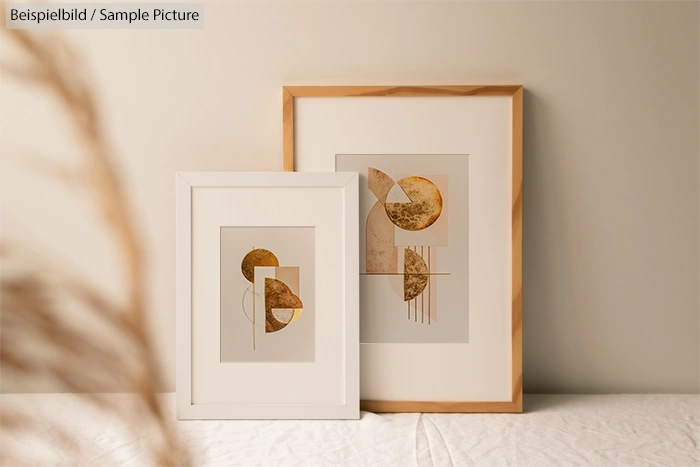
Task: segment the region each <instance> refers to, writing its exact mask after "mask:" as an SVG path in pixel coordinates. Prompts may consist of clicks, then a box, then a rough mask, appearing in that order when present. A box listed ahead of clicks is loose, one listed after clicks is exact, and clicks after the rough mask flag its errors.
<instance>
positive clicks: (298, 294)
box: [176, 172, 360, 420]
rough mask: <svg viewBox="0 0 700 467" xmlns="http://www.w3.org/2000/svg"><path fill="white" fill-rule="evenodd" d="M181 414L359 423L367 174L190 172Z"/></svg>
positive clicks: (183, 212)
mask: <svg viewBox="0 0 700 467" xmlns="http://www.w3.org/2000/svg"><path fill="white" fill-rule="evenodd" d="M176 198H177V216H176V218H177V225H176V233H177V240H176V245H177V412H178V418H179V419H181V420H182V419H321V418H329V419H356V418H359V414H360V410H359V311H358V310H359V308H358V307H359V305H358V300H359V292H358V287H359V285H358V175H357V173H339V172H338V173H283V172H279V173H273V172H264V173H244V172H179V173H178V174H177V175H176Z"/></svg>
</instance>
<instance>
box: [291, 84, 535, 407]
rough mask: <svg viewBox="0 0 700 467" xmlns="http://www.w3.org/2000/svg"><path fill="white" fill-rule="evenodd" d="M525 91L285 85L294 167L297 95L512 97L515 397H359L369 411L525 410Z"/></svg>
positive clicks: (503, 87) (512, 88)
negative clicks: (497, 399)
mask: <svg viewBox="0 0 700 467" xmlns="http://www.w3.org/2000/svg"><path fill="white" fill-rule="evenodd" d="M523 93H524V88H523V86H522V85H457V86H450V85H448V86H442V85H438V86H284V87H283V88H282V94H283V104H282V132H283V167H284V170H285V171H294V99H295V98H296V97H392V96H395V97H439V96H444V97H469V96H510V97H511V98H512V129H511V137H512V170H513V173H512V297H511V301H512V305H511V332H512V339H511V347H512V349H511V350H512V355H511V358H512V361H511V367H512V375H511V378H512V396H511V401H504V402H441V401H436V402H430V401H370V400H360V410H365V411H369V412H435V413H479V412H483V413H486V412H488V413H522V411H523V374H522V325H523V319H522V307H523V297H522V219H523V204H522V194H523V172H522V166H523V160H522V153H523Z"/></svg>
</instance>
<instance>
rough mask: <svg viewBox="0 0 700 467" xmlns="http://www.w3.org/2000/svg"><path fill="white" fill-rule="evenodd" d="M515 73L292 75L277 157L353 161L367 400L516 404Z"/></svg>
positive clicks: (518, 140) (504, 408)
mask: <svg viewBox="0 0 700 467" xmlns="http://www.w3.org/2000/svg"><path fill="white" fill-rule="evenodd" d="M522 97H523V88H522V86H394V87H392V86H288V87H285V88H284V89H283V128H284V130H283V131H284V137H283V141H284V168H285V170H288V171H291V170H296V171H300V172H323V171H343V170H352V171H356V172H358V173H359V174H360V187H359V194H360V206H359V213H360V232H359V238H360V342H361V347H360V355H361V359H360V361H361V378H360V380H361V389H360V394H361V399H362V401H361V404H360V406H361V408H362V409H363V410H369V411H375V412H521V411H522V279H521V264H522V247H521V245H522Z"/></svg>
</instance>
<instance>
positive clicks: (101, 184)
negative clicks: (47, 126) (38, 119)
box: [0, 2, 189, 465]
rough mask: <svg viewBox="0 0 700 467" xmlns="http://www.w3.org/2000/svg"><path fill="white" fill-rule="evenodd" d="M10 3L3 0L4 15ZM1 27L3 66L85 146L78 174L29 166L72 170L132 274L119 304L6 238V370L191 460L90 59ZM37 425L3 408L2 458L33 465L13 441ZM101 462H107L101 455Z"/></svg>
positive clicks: (66, 435) (37, 34)
mask: <svg viewBox="0 0 700 467" xmlns="http://www.w3.org/2000/svg"><path fill="white" fill-rule="evenodd" d="M5 7H6V5H5V3H2V2H0V15H1V19H2V21H3V23H4V22H5V9H6V8H5ZM2 34H3V35H4V37H3V41H4V42H5V44H4V46H5V47H7V46H8V45H9V44H12V47H13V48H15V49H16V50H17V52H18V55H17V57H15V58H17V60H13V61H12V62H8V61H4V62H3V63H2V64H1V66H2V73H3V74H4V75H5V76H6V77H13V78H16V79H17V81H18V83H19V84H22V85H26V86H32V87H34V88H35V89H36V91H37V92H42V93H44V94H45V95H47V96H50V98H52V99H55V101H56V102H58V103H59V104H60V106H61V108H62V110H63V111H64V113H65V116H66V118H67V119H69V121H70V123H71V127H72V128H73V129H74V130H75V135H76V136H77V138H78V140H79V142H80V145H81V148H82V152H81V156H80V166H79V170H78V172H77V173H74V172H73V171H72V170H68V169H66V168H63V167H58V166H54V165H51V164H50V163H49V162H48V161H41V160H39V161H36V160H33V161H30V165H33V166H36V167H39V168H41V169H42V170H44V171H46V170H48V172H49V173H50V174H51V175H52V176H55V177H59V178H61V179H64V178H65V175H66V174H69V180H70V182H71V183H78V184H80V185H81V186H82V187H84V188H85V189H86V190H88V193H89V196H90V198H91V199H92V200H93V201H94V203H95V204H96V207H97V210H98V212H99V213H100V218H101V219H102V221H103V222H104V227H105V229H106V230H107V232H108V233H109V234H110V235H111V239H112V241H113V243H114V245H115V248H117V249H118V252H119V254H118V257H119V258H120V261H122V263H123V267H124V269H125V273H126V277H127V278H128V279H127V284H126V290H124V291H123V295H122V296H123V297H124V301H123V303H115V302H114V300H112V299H109V298H108V297H106V296H105V295H104V294H103V293H101V292H100V291H99V290H98V289H96V288H95V287H94V286H92V285H91V284H90V283H88V282H86V281H85V280H83V279H80V278H79V277H77V276H75V275H72V274H71V272H70V271H65V270H61V269H60V267H56V265H51V264H49V263H48V262H47V260H46V258H45V257H43V256H41V255H36V257H33V256H32V254H31V253H29V252H31V251H32V246H31V245H22V244H11V245H10V244H7V243H6V242H5V240H3V242H2V243H0V255H1V258H2V261H3V268H2V276H1V277H0V289H1V293H2V295H1V298H2V301H1V302H0V339H1V340H0V361H1V363H2V372H3V377H4V378H12V379H13V380H14V381H19V382H20V383H21V382H22V381H28V382H30V381H32V380H33V379H36V378H48V379H50V380H51V382H52V384H53V386H54V387H57V388H60V389H61V390H62V391H65V392H71V393H80V394H81V396H80V397H81V399H82V401H84V402H85V403H87V404H89V405H90V407H91V409H98V410H99V411H100V412H101V413H103V414H106V415H107V417H109V418H108V419H111V420H114V423H124V424H126V426H127V427H128V428H129V429H131V430H133V432H134V433H135V434H138V435H142V434H143V433H145V432H146V431H148V432H149V433H150V434H151V435H152V433H157V436H151V435H149V436H148V437H147V438H148V443H150V444H149V450H150V452H151V454H152V460H150V461H149V463H153V464H157V465H186V464H189V460H188V456H187V453H186V452H185V451H184V450H183V449H181V448H180V447H179V446H178V444H177V442H176V439H175V435H174V433H173V430H172V428H171V427H170V426H169V423H170V422H169V421H168V420H167V419H166V416H165V414H164V411H163V409H162V408H161V406H160V404H159V400H158V397H157V395H156V390H157V389H158V388H159V387H160V385H159V383H160V381H159V369H158V366H157V364H156V360H155V355H154V350H153V347H152V344H151V341H150V340H149V336H148V333H147V325H146V318H147V317H146V313H147V309H146V307H145V303H144V291H145V277H144V276H145V269H144V258H143V255H142V249H141V245H140V242H139V239H138V236H137V233H136V228H135V224H134V219H133V216H132V214H131V212H130V209H129V206H128V204H127V202H126V198H125V195H124V192H123V191H122V184H121V183H120V179H119V177H118V175H117V172H116V170H115V165H114V154H113V152H112V151H111V149H110V147H109V145H108V144H107V142H106V139H105V135H104V130H103V127H102V122H101V119H100V112H99V109H98V105H97V102H96V99H95V94H94V91H93V88H92V86H91V84H90V80H89V79H88V78H87V75H86V74H85V67H84V65H83V64H82V63H81V61H80V59H79V55H78V54H77V52H76V50H74V49H73V48H72V46H71V45H70V44H69V43H68V41H67V40H66V39H65V37H64V36H63V35H61V34H57V33H56V32H55V31H27V30H7V29H3V31H2ZM28 124H31V123H30V122H28ZM76 235H79V233H78V232H76ZM65 304H70V305H71V306H73V307H74V308H76V309H79V310H80V312H81V316H80V322H81V324H82V325H80V326H76V325H75V322H74V321H75V320H74V319H73V320H70V319H68V318H67V316H66V313H65V312H64V306H65ZM98 331H99V332H98ZM104 388H110V389H111V390H112V391H115V392H132V393H135V394H137V398H136V399H135V400H137V401H138V402H137V403H136V404H135V405H134V406H130V407H124V406H123V405H120V406H119V407H117V406H115V405H114V404H113V403H111V402H110V398H109V397H105V396H104V395H100V394H97V393H95V391H96V390H97V391H99V390H103V389H104ZM33 424H34V422H33V418H32V416H30V414H27V413H23V412H21V411H19V410H18V409H17V408H13V407H2V410H1V411H0V428H2V437H1V438H0V464H2V465H28V464H32V465H34V464H36V463H37V459H35V458H34V456H35V454H36V453H35V452H32V450H31V449H27V448H26V446H25V443H22V442H19V443H18V442H17V440H18V439H21V437H22V436H24V435H26V436H35V437H36V436H41V433H39V432H38V431H37V430H36V429H35V426H34V425H33ZM47 436H48V435H47ZM50 436H51V437H52V440H51V441H52V442H56V440H60V441H61V442H62V443H64V444H65V445H68V446H69V445H70V443H71V436H74V433H72V432H71V428H70V426H69V425H65V424H64V425H62V426H58V425H57V426H56V427H55V429H54V430H52V433H51V434H50ZM18 437H19V438H18ZM69 451H70V450H69ZM68 455H69V454H68ZM62 462H64V463H66V464H68V465H69V464H71V463H72V461H71V459H70V458H69V457H68V458H65V457H64V459H62ZM100 463H109V460H108V459H106V458H103V457H102V456H100Z"/></svg>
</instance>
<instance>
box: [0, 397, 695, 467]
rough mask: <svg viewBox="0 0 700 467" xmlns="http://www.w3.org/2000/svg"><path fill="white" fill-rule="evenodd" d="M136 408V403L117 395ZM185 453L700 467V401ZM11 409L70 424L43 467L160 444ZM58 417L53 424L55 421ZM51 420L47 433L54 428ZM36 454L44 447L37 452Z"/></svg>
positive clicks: (206, 446) (414, 421)
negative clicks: (69, 436)
mask: <svg viewBox="0 0 700 467" xmlns="http://www.w3.org/2000/svg"><path fill="white" fill-rule="evenodd" d="M109 397H110V398H114V400H115V401H117V402H119V403H120V404H124V406H125V407H126V406H127V405H128V401H129V398H133V396H130V395H126V394H113V395H109ZM163 397H164V404H165V407H166V408H167V410H168V411H169V414H170V416H171V417H172V419H173V424H174V426H175V429H176V431H177V433H178V435H179V437H180V442H181V443H182V445H183V446H185V447H187V448H188V449H189V451H190V452H191V454H192V458H193V463H194V464H195V465H202V466H261V467H265V466H290V467H291V466H300V467H301V466H303V467H307V466H352V467H354V466H367V467H382V466H387V467H413V466H416V467H462V466H537V467H547V466H578V465H580V466H669V467H685V466H687V467H691V466H692V467H696V466H698V465H700V451H699V449H698V437H699V429H700V425H699V417H698V416H699V410H700V396H698V395H528V394H526V395H525V398H524V404H525V405H524V406H525V410H526V413H524V414H518V415H507V414H373V413H368V412H363V413H362V418H361V419H360V420H358V421H335V420H321V421H308V420H303V421H287V420H280V421H247V420H241V421H180V422H176V421H174V419H175V415H174V414H175V397H174V395H173V394H165V395H163ZM0 400H1V401H2V408H3V409H5V408H7V407H11V408H17V407H22V408H26V409H29V410H30V411H31V412H32V413H33V414H34V415H35V416H36V417H37V419H38V420H39V423H40V424H42V423H45V426H43V427H42V429H40V430H39V431H37V432H35V433H36V434H37V435H43V438H47V436H46V435H47V434H51V433H52V432H51V430H53V429H54V427H53V425H52V422H50V421H49V419H52V420H57V419H59V420H62V421H63V423H64V425H65V426H69V427H70V428H71V431H72V432H74V433H77V434H78V436H77V441H76V440H75V439H72V440H71V441H70V442H67V441H66V440H64V439H62V438H61V436H59V435H58V434H56V435H55V436H53V437H52V436H48V438H49V439H50V441H49V442H48V443H47V442H42V443H39V442H36V441H35V440H33V439H32V436H31V435H23V436H22V437H21V438H18V439H16V440H13V441H14V442H16V443H17V444H18V445H21V447H24V448H30V449H31V450H32V452H34V454H36V459H35V461H34V462H32V463H31V465H60V464H65V463H66V462H69V460H70V462H71V465H75V464H76V462H77V465H81V466H96V465H115V466H141V465H150V463H151V462H152V461H151V460H150V459H149V458H148V457H147V456H146V453H145V451H146V449H145V446H146V444H147V442H148V440H149V439H150V437H151V436H152V434H149V433H148V432H143V433H137V434H133V433H129V432H128V431H126V430H125V428H124V426H122V425H121V424H119V423H115V422H114V421H113V420H111V421H110V422H108V423H105V420H104V417H101V416H100V415H99V414H96V413H94V411H90V410H86V409H84V408H82V409H81V408H80V407H82V406H83V405H82V404H80V403H78V402H76V396H73V395H70V394H6V395H2V396H1V399H0ZM48 414H50V415H51V416H50V417H49V416H48ZM44 419H46V422H43V421H42V420H44ZM33 443H34V444H33Z"/></svg>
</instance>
